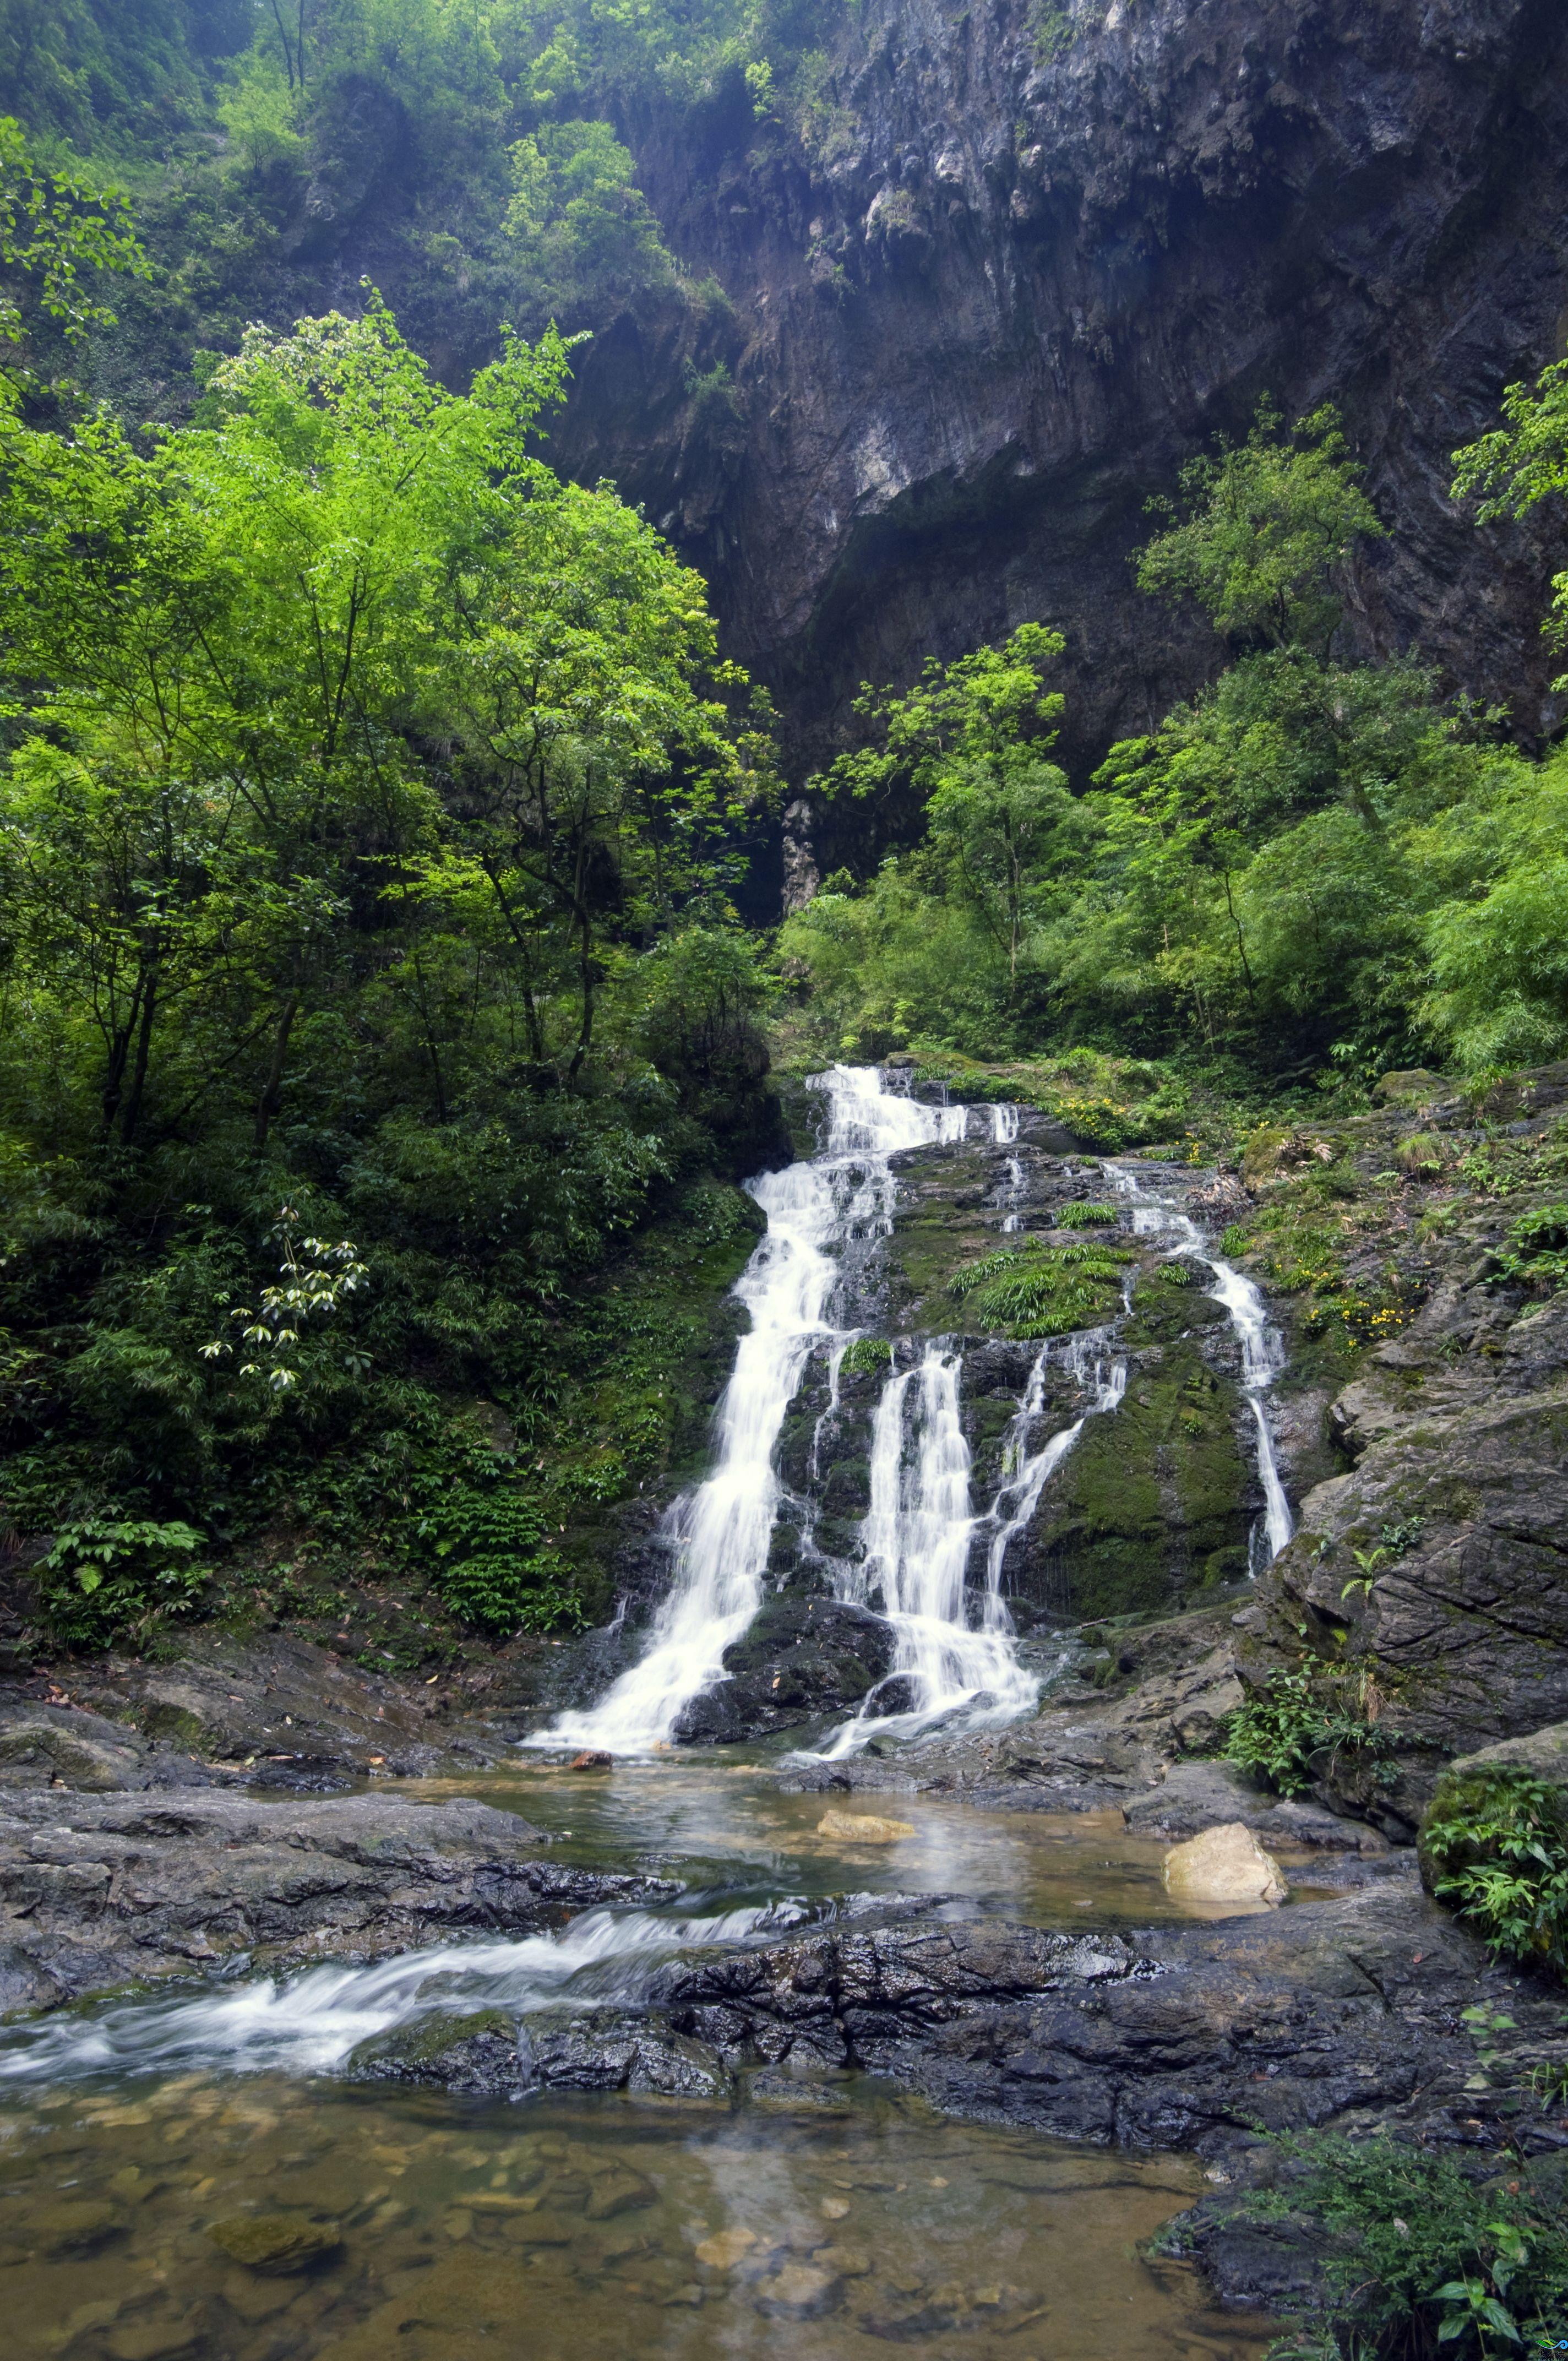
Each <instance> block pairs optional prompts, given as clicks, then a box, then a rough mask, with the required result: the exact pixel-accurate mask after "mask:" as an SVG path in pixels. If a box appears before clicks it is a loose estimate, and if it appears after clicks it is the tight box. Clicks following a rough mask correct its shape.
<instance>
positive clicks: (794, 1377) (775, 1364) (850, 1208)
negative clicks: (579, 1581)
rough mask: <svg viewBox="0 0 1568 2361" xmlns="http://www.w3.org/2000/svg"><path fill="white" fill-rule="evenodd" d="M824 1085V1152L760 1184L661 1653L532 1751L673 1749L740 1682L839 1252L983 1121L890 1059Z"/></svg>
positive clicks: (543, 1735) (673, 1531) (689, 1498)
mask: <svg viewBox="0 0 1568 2361" xmlns="http://www.w3.org/2000/svg"><path fill="white" fill-rule="evenodd" d="M818 1087H819V1088H820V1089H821V1090H822V1091H823V1093H824V1094H825V1096H826V1098H827V1102H828V1125H827V1139H826V1141H825V1144H824V1146H823V1148H822V1149H821V1151H820V1153H819V1154H817V1156H814V1157H811V1158H809V1159H806V1160H804V1161H803V1162H801V1163H798V1164H792V1165H790V1166H788V1167H787V1169H786V1170H784V1171H783V1172H770V1173H765V1174H764V1175H763V1176H762V1179H761V1180H752V1181H750V1182H748V1184H747V1186H748V1188H749V1189H750V1191H751V1195H752V1196H753V1197H754V1198H755V1199H756V1201H757V1202H758V1204H759V1205H760V1206H761V1207H762V1211H763V1213H765V1214H766V1215H767V1217H768V1230H767V1235H766V1236H765V1237H764V1238H763V1240H762V1244H761V1245H760V1246H758V1248H757V1251H756V1253H755V1254H754V1255H753V1256H752V1257H751V1261H750V1263H749V1264H748V1265H747V1267H746V1269H745V1271H744V1272H743V1273H742V1275H741V1277H740V1280H739V1282H738V1284H737V1287H736V1290H735V1291H736V1293H737V1294H738V1295H739V1297H740V1301H742V1303H744V1304H745V1306H746V1308H747V1310H748V1311H749V1312H750V1313H751V1332H750V1334H747V1335H745V1336H743V1337H742V1338H741V1339H740V1345H739V1347H738V1349H737V1352H736V1356H735V1367H734V1371H733V1373H732V1375H731V1377H730V1379H729V1385H728V1387H727V1388H726V1389H725V1394H724V1399H723V1401H722V1403H721V1404H720V1406H719V1412H718V1450H717V1456H716V1464H715V1466H714V1470H713V1473H712V1474H711V1476H709V1477H708V1478H707V1482H706V1483H704V1484H702V1485H700V1486H699V1487H698V1488H697V1489H696V1491H695V1492H693V1493H689V1494H686V1495H685V1496H684V1497H683V1498H682V1499H680V1500H678V1501H677V1502H676V1503H675V1505H674V1508H673V1509H672V1510H671V1511H670V1514H669V1517H668V1519H667V1520H666V1526H665V1530H666V1535H667V1538H668V1539H669V1540H670V1542H671V1543H673V1545H674V1556H675V1577H674V1583H673V1584H672V1586H671V1589H670V1593H669V1596H668V1597H667V1598H666V1599H665V1600H664V1602H663V1606H662V1607H661V1608H660V1609H659V1613H658V1615H657V1617H656V1619H655V1620H654V1624H653V1629H652V1635H651V1639H650V1643H649V1646H648V1648H647V1650H646V1652H645V1653H644V1654H643V1655H642V1657H641V1659H640V1661H639V1662H638V1663H637V1664H633V1665H632V1666H631V1667H630V1670H629V1671H627V1672H625V1673H623V1674H622V1675H621V1676H620V1679H619V1680H618V1681H617V1682H616V1683H615V1685H614V1686H613V1687H612V1688H610V1689H609V1691H608V1692H607V1694H606V1695H605V1696H604V1697H601V1698H600V1699H599V1702H598V1705H596V1706H594V1707H592V1708H589V1709H588V1710H587V1712H584V1713H566V1714H563V1715H562V1716H561V1717H560V1718H559V1719H558V1720H557V1721H556V1722H555V1723H554V1725H553V1726H552V1727H551V1728H550V1729H549V1730H543V1731H542V1732H540V1733H539V1734H538V1735H537V1736H535V1737H534V1738H533V1739H532V1740H530V1741H528V1742H529V1743H530V1744H532V1745H534V1746H547V1747H562V1746H580V1747H587V1748H591V1749H595V1750H598V1751H602V1752H607V1753H615V1754H629V1753H641V1752H647V1751H648V1750H649V1749H650V1748H652V1747H654V1746H658V1745H661V1744H663V1743H664V1742H665V1741H667V1740H668V1739H669V1737H670V1734H671V1732H672V1730H674V1726H675V1723H676V1722H677V1720H678V1719H679V1718H680V1715H681V1713H682V1711H683V1709H684V1708H685V1707H686V1706H687V1705H689V1704H690V1703H691V1701H692V1699H693V1698H694V1697H699V1696H700V1695H701V1694H702V1693H703V1692H704V1691H705V1690H706V1689H709V1688H712V1687H714V1686H716V1685H717V1684H718V1682H719V1681H721V1680H723V1679H724V1678H725V1672H724V1652H725V1650H726V1649H727V1648H729V1647H730V1646H732V1645H733V1643H734V1642H735V1641H737V1640H739V1639H740V1637H741V1635H742V1634H743V1633H744V1632H745V1631H746V1630H747V1629H748V1627H749V1626H750V1624H751V1620H752V1618H753V1616H754V1615H755V1614H756V1612H757V1609H758V1607H759V1606H760V1604H761V1603H762V1575H763V1571H764V1569H765V1567H766V1565H767V1562H768V1543H769V1541H770V1538H771V1536H772V1533H773V1519H774V1515H775V1513H776V1510H777V1508H778V1495H779V1487H778V1478H777V1476H776V1475H775V1473H774V1470H773V1450H774V1447H775V1445H776V1444H777V1442H778V1436H779V1429H780V1427H781V1426H782V1425H783V1423H784V1412H785V1411H786V1410H787V1409H788V1408H789V1405H790V1402H791V1401H792V1400H793V1399H794V1397H795V1392H796V1389H798V1387H799V1384H800V1379H801V1374H802V1372H803V1370H804V1368H805V1366H806V1359H807V1357H808V1356H809V1355H810V1353H811V1350H812V1347H813V1345H817V1344H818V1343H820V1342H821V1341H822V1340H823V1338H824V1337H826V1336H830V1335H838V1334H841V1333H842V1332H840V1331H837V1330H834V1329H833V1328H832V1327H831V1326H830V1324H829V1323H828V1300H829V1297H830V1295H831V1293H832V1290H833V1286H834V1282H835V1280H836V1279H837V1277H838V1270H839V1265H838V1260H837V1257H838V1256H839V1254H840V1253H841V1252H842V1250H843V1248H844V1246H845V1245H846V1244H847V1242H848V1241H849V1240H850V1238H851V1237H855V1236H869V1235H877V1234H878V1233H881V1234H883V1235H885V1233H886V1232H887V1230H888V1229H889V1228H890V1227H891V1225H892V1215H893V1191H894V1182H893V1175H892V1173H891V1171H890V1170H889V1165H888V1159H889V1158H890V1157H892V1156H894V1155H896V1154H897V1153H898V1152H899V1151H900V1150H901V1149H903V1148H920V1147H926V1146H928V1145H930V1144H931V1143H932V1142H934V1141H939V1140H951V1139H961V1138H962V1137H963V1135H964V1129H965V1125H966V1121H967V1116H968V1110H967V1108H964V1107H961V1106H958V1107H933V1106H927V1105H925V1104H922V1103H921V1102H920V1101H919V1100H917V1099H913V1098H907V1097H905V1096H902V1095H899V1094H897V1093H891V1092H889V1091H888V1090H886V1089H885V1087H884V1084H883V1076H882V1074H881V1072H880V1071H879V1070H878V1069H877V1068H876V1067H874V1066H835V1067H833V1068H832V1069H831V1071H829V1072H828V1073H827V1074H826V1075H823V1076H821V1077H820V1078H818Z"/></svg>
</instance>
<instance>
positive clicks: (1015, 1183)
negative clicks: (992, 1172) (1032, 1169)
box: [1002, 1156, 1024, 1237]
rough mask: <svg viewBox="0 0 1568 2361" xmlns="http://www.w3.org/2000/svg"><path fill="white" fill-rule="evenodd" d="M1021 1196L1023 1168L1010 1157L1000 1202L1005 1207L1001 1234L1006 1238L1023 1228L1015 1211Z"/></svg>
mask: <svg viewBox="0 0 1568 2361" xmlns="http://www.w3.org/2000/svg"><path fill="white" fill-rule="evenodd" d="M1023 1195H1024V1167H1023V1165H1022V1163H1021V1162H1020V1161H1019V1159H1018V1158H1017V1157H1016V1156H1010V1157H1009V1158H1008V1159H1007V1187H1006V1191H1005V1192H1004V1194H1003V1201H1002V1202H1003V1204H1004V1205H1005V1206H1006V1207H1007V1211H1006V1212H1005V1213H1003V1217H1002V1228H1003V1235H1005V1236H1007V1237H1012V1236H1014V1235H1015V1234H1016V1233H1017V1232H1018V1231H1019V1230H1021V1229H1022V1228H1023V1226H1024V1216H1023V1214H1022V1213H1019V1211H1018V1210H1017V1209H1018V1206H1019V1204H1020V1202H1022V1199H1023Z"/></svg>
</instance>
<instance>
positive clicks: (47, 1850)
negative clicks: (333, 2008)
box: [0, 1791, 673, 2011]
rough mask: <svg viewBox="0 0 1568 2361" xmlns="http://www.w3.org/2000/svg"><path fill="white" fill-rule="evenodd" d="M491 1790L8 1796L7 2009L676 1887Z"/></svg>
mask: <svg viewBox="0 0 1568 2361" xmlns="http://www.w3.org/2000/svg"><path fill="white" fill-rule="evenodd" d="M545 1843H546V1839H543V1837H541V1835H540V1834H539V1831H538V1830H537V1829H535V1828H530V1827H529V1825H528V1823H527V1822H526V1821H524V1820H521V1819H518V1818H516V1817H514V1816H513V1815H512V1814H510V1813H508V1812H500V1811H496V1810H494V1809H493V1808H492V1807H491V1806H489V1805H487V1804H477V1803H469V1802H455V1803H448V1804H441V1805H435V1806H430V1805H418V1804H413V1803H409V1802H404V1801H401V1800H400V1799H399V1798H397V1797H395V1796H391V1795H355V1796H331V1797H319V1798H318V1797H312V1798H300V1799H291V1800H290V1801H288V1802H273V1801H269V1800H258V1799H256V1798H254V1797H251V1796H247V1795H235V1794H221V1793H214V1792H194V1793H181V1794H180V1795H134V1796H126V1795H115V1796H98V1795H82V1794H76V1795H60V1794H58V1793H56V1792H53V1791H51V1792H49V1793H48V1794H38V1793H27V1792H22V1793H12V1794H8V1795H5V1796H4V1797H0V2011H18V2010H23V2009H37V2008H46V2007H49V2006H52V2005H55V2004H58V2003H60V2002H61V2001H68V2000H74V1999H78V1998H80V1997H81V1996H82V1995H83V1994H85V1993H93V1992H100V1991H104V1990H106V1989H109V1988H110V1987H113V1986H115V1985H118V1984H124V1983H127V1982H133V1981H137V1980H139V1979H143V1978H148V1977H159V1976H168V1975H174V1974H179V1973H181V1972H184V1973H189V1972H191V1971H193V1970H196V1969H201V1968H207V1967H213V1966H215V1965H217V1964H218V1963H219V1962H220V1961H222V1960H225V1959H226V1958H229V1957H232V1956H233V1955H234V1954H236V1953H237V1952H244V1953H246V1954H247V1955H250V1956H252V1957H254V1958H256V1959H257V1960H258V1962H265V1963H267V1964H269V1965H298V1964H300V1963H302V1962H303V1961H306V1960H316V1959H321V1958H324V1957H334V1958H353V1959H380V1958H385V1957H386V1956H388V1955H389V1953H392V1952H396V1951H402V1950H408V1949H413V1948H415V1947H417V1946H419V1945H421V1944H427V1943H431V1942H433V1941H435V1940H437V1939H439V1938H441V1937H443V1936H444V1935H448V1934H456V1933H459V1932H469V1933H479V1932H484V1931H491V1932H495V1933H513V1934H521V1933H526V1932H531V1931H533V1930H536V1929H538V1928H540V1927H546V1926H549V1925H552V1924H557V1923H559V1921H560V1920H561V1919H562V1918H563V1917H564V1916H565V1915H566V1914H567V1913H568V1912H570V1911H572V1910H576V1909H582V1908H585V1907H587V1905H590V1904H593V1903H596V1902H600V1901H606V1900H628V1899H632V1898H635V1897H637V1896H640V1895H643V1894H661V1893H665V1892H669V1891H671V1890H673V1889H671V1888H669V1887H668V1886H666V1885H664V1884H663V1883H662V1882H661V1881H660V1880H658V1879H650V1878H643V1877H638V1876H612V1875H599V1874H597V1873H595V1872H590V1871H587V1870H575V1869H569V1868H566V1867H565V1866H564V1865H557V1864H555V1863H554V1862H552V1861H550V1860H549V1859H548V1857H547V1855H546V1853H545Z"/></svg>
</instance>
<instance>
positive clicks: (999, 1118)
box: [991, 1099, 1018, 1148]
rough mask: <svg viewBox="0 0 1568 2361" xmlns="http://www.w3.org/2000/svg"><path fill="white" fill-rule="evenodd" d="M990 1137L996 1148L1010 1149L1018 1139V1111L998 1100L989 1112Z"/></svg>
mask: <svg viewBox="0 0 1568 2361" xmlns="http://www.w3.org/2000/svg"><path fill="white" fill-rule="evenodd" d="M991 1136H992V1139H993V1140H994V1141H995V1142H996V1145H997V1147H998V1148H1011V1147H1012V1145H1013V1142H1014V1140H1015V1139H1016V1138H1017V1137H1018V1110H1017V1108H1016V1107H1015V1106H1010V1105H1008V1104H1005V1103H1004V1102H1003V1101H1002V1100H1000V1099H999V1100H998V1101H997V1103H996V1104H995V1105H994V1106H993V1107H992V1110H991Z"/></svg>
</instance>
